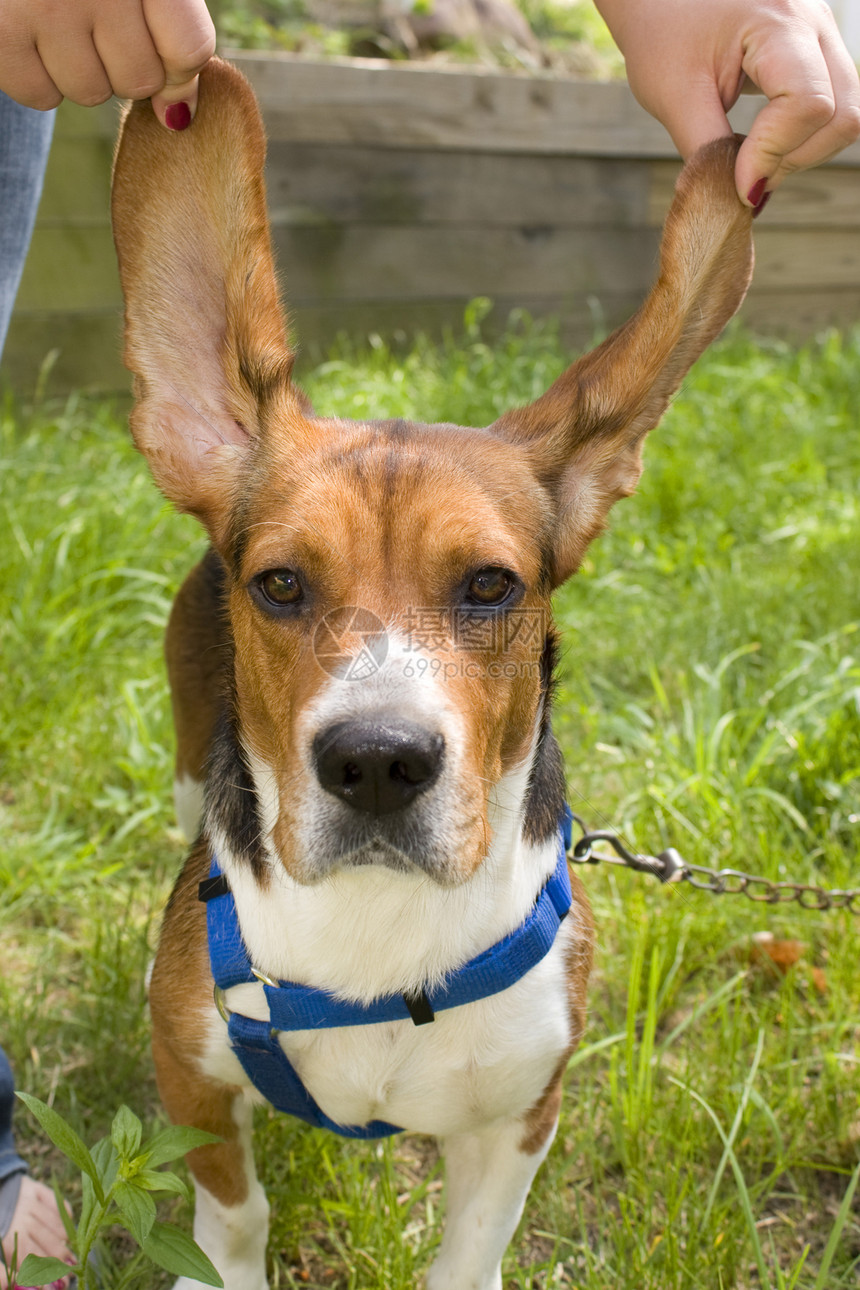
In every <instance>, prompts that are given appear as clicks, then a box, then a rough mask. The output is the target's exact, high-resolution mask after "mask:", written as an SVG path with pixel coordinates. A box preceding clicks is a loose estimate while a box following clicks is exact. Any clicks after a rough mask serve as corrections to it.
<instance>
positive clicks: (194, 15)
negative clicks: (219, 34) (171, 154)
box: [144, 0, 215, 130]
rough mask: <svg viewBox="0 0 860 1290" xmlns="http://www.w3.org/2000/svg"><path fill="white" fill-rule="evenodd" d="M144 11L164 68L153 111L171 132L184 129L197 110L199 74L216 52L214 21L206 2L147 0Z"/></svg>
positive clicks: (153, 102) (201, 0)
mask: <svg viewBox="0 0 860 1290" xmlns="http://www.w3.org/2000/svg"><path fill="white" fill-rule="evenodd" d="M144 12H145V15H146V21H147V26H148V27H149V32H150V35H151V37H152V41H153V44H154V45H155V48H156V50H157V51H158V54H159V57H160V58H161V61H162V64H163V66H164V78H165V83H164V87H163V88H162V89H161V90H159V92H158V93H157V94H153V96H152V107H153V110H154V112H155V115H156V116H157V117H158V119H159V121H160V122H161V124H162V125H166V126H167V128H168V129H169V130H184V129H185V127H186V126H188V125H190V124H191V122H192V120H193V118H194V113H195V110H196V108H197V75H198V73H199V72H200V71H201V70H202V69H203V68H204V67H205V66H206V64H207V63H208V61H209V59H210V58H211V57H212V55H213V54H214V53H215V28H214V26H213V23H212V19H211V18H210V16H209V13H208V10H207V8H206V4H205V0H144Z"/></svg>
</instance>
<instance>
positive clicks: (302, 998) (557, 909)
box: [199, 807, 571, 1138]
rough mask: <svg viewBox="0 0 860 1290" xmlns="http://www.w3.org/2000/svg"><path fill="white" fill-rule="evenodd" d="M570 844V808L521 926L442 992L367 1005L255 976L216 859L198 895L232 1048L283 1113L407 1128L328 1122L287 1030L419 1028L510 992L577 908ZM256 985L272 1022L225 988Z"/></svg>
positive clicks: (345, 1129)
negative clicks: (283, 1041)
mask: <svg viewBox="0 0 860 1290" xmlns="http://www.w3.org/2000/svg"><path fill="white" fill-rule="evenodd" d="M570 844H571V817H570V811H569V810H568V808H567V807H565V810H564V815H563V817H562V820H561V824H560V826H559V848H558V862H557V864H556V867H555V869H554V871H553V872H552V873H551V874H550V876H549V878H548V879H547V881H546V883H545V884H544V886H543V887H542V888H541V890H540V892H539V893H538V896H537V899H536V900H535V903H534V905H533V906H532V908H531V911H530V912H529V913H528V914H527V915H526V918H525V920H524V921H523V922H522V923H521V924H520V926H519V927H517V928H516V929H515V930H514V931H513V932H510V933H509V934H508V935H507V936H504V937H503V938H502V939H501V940H500V941H497V942H496V944H495V945H491V946H490V948H489V949H488V950H484V951H483V952H482V953H481V954H478V955H476V956H475V958H473V959H470V960H469V961H468V963H464V964H463V966H462V967H460V968H458V969H457V971H456V972H452V973H450V974H449V976H448V977H447V979H446V980H445V981H444V982H443V984H442V985H440V986H439V987H438V988H437V989H435V990H431V991H422V992H421V993H420V994H419V995H404V994H392V995H386V996H384V997H382V998H379V999H374V1000H373V1001H372V1002H371V1003H368V1004H363V1003H350V1002H346V1001H344V1000H343V999H338V998H336V997H335V996H334V995H332V994H329V993H328V991H326V990H315V989H313V987H311V986H305V985H297V984H296V983H295V982H292V981H279V982H277V983H274V982H269V981H268V980H267V979H266V978H265V977H263V976H262V975H261V974H258V973H256V972H255V971H254V969H253V968H252V966H251V960H250V958H249V957H248V951H247V949H246V948H245V944H244V941H243V940H242V933H241V931H240V930H239V920H238V918H237V916H236V902H235V900H234V898H233V893H232V891H231V890H230V886H229V883H228V882H227V879H226V877H225V875H224V874H223V873H222V872H221V869H220V867H219V865H218V861H217V859H216V858H215V857H214V856H213V857H212V864H211V866H210V870H209V877H208V878H206V879H204V881H203V882H201V883H200V892H199V895H200V899H201V900H203V901H205V902H206V923H207V928H208V933H209V963H210V966H211V969H212V976H213V978H214V981H215V1000H216V1003H217V1004H218V1008H219V1011H220V1012H221V1015H222V1016H223V1017H224V1018H225V1019H226V1021H227V1033H228V1036H229V1039H230V1045H231V1047H232V1049H233V1051H234V1052H235V1054H236V1056H237V1057H238V1058H239V1061H240V1062H241V1063H242V1066H243V1068H244V1070H245V1073H246V1075H247V1076H248V1078H249V1079H250V1081H251V1083H252V1084H253V1085H254V1087H255V1088H256V1089H257V1090H258V1092H260V1093H262V1095H263V1097H264V1098H265V1099H266V1101H267V1102H270V1103H271V1105H272V1106H273V1107H275V1109H276V1110H278V1111H286V1112H287V1114H289V1115H294V1116H297V1117H298V1119H300V1120H305V1121H306V1122H307V1123H308V1124H312V1125H314V1126H316V1127H317V1128H324V1129H331V1130H333V1132H335V1133H339V1134H341V1136H342V1137H345V1138H383V1137H387V1136H388V1135H389V1134H391V1133H400V1132H401V1129H400V1128H399V1127H398V1126H397V1125H395V1124H387V1123H386V1122H385V1121H384V1120H371V1121H370V1123H369V1124H359V1125H343V1124H336V1123H335V1121H334V1120H332V1119H330V1118H329V1117H328V1116H327V1115H326V1114H325V1113H324V1112H323V1111H322V1110H321V1109H320V1107H319V1106H318V1105H317V1103H316V1101H315V1100H314V1099H313V1098H312V1097H311V1095H310V1093H309V1092H308V1091H307V1089H306V1088H305V1086H304V1084H303V1083H302V1082H301V1080H300V1079H299V1077H298V1075H297V1074H296V1071H295V1069H294V1067H293V1065H292V1063H291V1062H290V1061H289V1059H288V1058H287V1056H286V1054H285V1052H284V1050H283V1048H282V1047H281V1045H280V1043H279V1041H278V1034H279V1032H280V1031H290V1030H319V1029H326V1028H332V1027H337V1026H369V1025H376V1024H378V1023H379V1022H383V1021H409V1020H410V1019H411V1020H412V1022H413V1024H414V1025H416V1026H423V1025H426V1024H428V1023H429V1022H432V1021H433V1020H434V1019H435V1015H436V1013H437V1012H441V1011H443V1010H444V1009H446V1008H458V1007H460V1006H461V1005H462V1004H465V1003H474V1002H475V1001H476V1000H478V999H486V998H487V997H488V996H489V995H492V994H498V993H499V992H500V991H502V990H507V989H508V987H509V986H511V985H513V984H514V982H516V981H519V980H520V978H521V977H524V976H525V974H526V973H527V972H528V971H529V970H530V969H531V968H533V967H534V966H535V964H536V963H539V962H540V960H541V959H542V958H543V957H544V955H545V954H547V953H548V951H549V950H550V948H551V947H552V944H553V942H554V941H555V938H556V934H557V932H558V929H559V927H560V926H561V923H562V921H563V919H564V917H565V915H566V914H567V912H568V910H569V909H570V905H571V892H570V876H569V874H568V870H567V851H568V850H569V848H570ZM255 982H262V984H263V990H264V992H265V995H266V1000H267V1002H268V1005H269V1020H268V1021H256V1020H254V1019H253V1018H251V1017H245V1016H243V1015H242V1014H241V1013H239V1012H232V1011H228V1010H227V1009H226V1008H225V1007H224V1004H223V991H225V990H229V989H230V987H231V986H234V985H248V984H253V983H255Z"/></svg>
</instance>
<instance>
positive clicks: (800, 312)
mask: <svg viewBox="0 0 860 1290" xmlns="http://www.w3.org/2000/svg"><path fill="white" fill-rule="evenodd" d="M740 317H741V320H742V321H743V322H744V323H745V324H746V325H747V326H748V327H749V328H750V329H751V330H752V331H754V332H758V333H760V334H761V335H763V336H782V337H785V338H787V339H790V340H808V339H809V338H810V337H811V336H814V335H815V334H816V333H817V332H821V331H824V330H825V329H826V328H829V327H856V326H857V324H858V323H860V287H857V286H852V287H844V288H832V289H830V290H827V291H820V290H816V289H815V288H814V287H813V288H810V289H808V290H802V289H798V290H793V291H792V290H789V291H786V290H780V289H778V288H775V287H772V288H767V287H762V286H760V285H757V284H756V283H754V284H753V287H752V289H751V290H750V293H749V295H748V296H747V298H746V300H745V301H744V304H743V308H742V309H741V312H740Z"/></svg>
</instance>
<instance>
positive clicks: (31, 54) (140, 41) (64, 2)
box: [0, 0, 215, 129]
mask: <svg viewBox="0 0 860 1290" xmlns="http://www.w3.org/2000/svg"><path fill="white" fill-rule="evenodd" d="M214 52H215V29H214V27H213V25H212V20H211V18H210V17H209V13H208V11H207V9H206V4H205V0H0V89H2V90H3V91H4V92H5V93H6V94H8V95H9V97H10V98H13V99H15V100H16V101H17V102H18V103H23V104H24V105H25V106H27V107H33V108H41V109H43V110H47V109H48V108H52V107H56V106H57V104H58V103H59V102H60V101H61V100H62V99H63V98H68V99H71V100H72V101H73V102H74V103H81V104H83V105H84V106H85V107H91V106H92V105H94V104H96V103H103V102H104V101H105V99H108V98H110V96H111V95H112V94H116V95H117V96H118V97H119V98H131V99H145V98H150V97H151V98H152V106H153V108H154V109H155V115H156V116H157V117H158V119H159V120H160V121H161V123H162V124H163V125H168V126H169V127H170V128H171V129H182V128H184V126H185V125H188V124H189V122H190V121H191V118H192V117H193V115H194V110H195V108H196V106H197V73H198V72H199V71H200V69H201V68H202V67H204V66H205V64H206V63H207V62H208V61H209V59H210V57H211V56H212V54H213V53H214ZM183 105H185V106H184V107H183Z"/></svg>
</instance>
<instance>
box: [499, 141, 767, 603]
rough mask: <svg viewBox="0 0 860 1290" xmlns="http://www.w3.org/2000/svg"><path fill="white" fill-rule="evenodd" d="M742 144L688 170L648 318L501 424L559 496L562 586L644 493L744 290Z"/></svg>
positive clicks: (749, 256) (634, 322)
mask: <svg viewBox="0 0 860 1290" xmlns="http://www.w3.org/2000/svg"><path fill="white" fill-rule="evenodd" d="M738 147H739V141H738V140H734V139H719V140H717V141H716V142H714V143H711V144H708V145H707V146H706V147H704V148H702V149H701V151H699V152H698V153H696V155H695V156H694V157H693V158H692V159H691V160H690V161H689V162H688V163H687V165H686V166H685V167H684V170H683V171H682V173H681V176H680V178H679V180H678V184H677V187H676V189H675V198H674V201H673V203H672V206H671V208H670V210H669V214H668V216H667V219H666V224H665V227H664V230H663V243H662V248H661V257H660V275H659V278H658V281H657V284H656V286H655V287H654V288H653V290H652V291H651V294H650V296H649V297H648V299H647V300H646V301H645V303H644V304H643V305H642V307H641V309H640V310H639V312H638V313H637V314H636V315H635V316H634V317H633V318H632V319H631V320H630V322H628V323H627V324H626V325H625V326H624V327H621V328H619V330H618V331H616V332H614V333H613V334H612V335H611V336H610V337H609V338H608V339H607V340H606V341H604V342H603V344H602V345H600V346H598V348H597V349H595V350H593V351H592V352H591V353H590V354H587V355H585V357H583V358H581V359H580V360H579V361H578V362H576V363H574V364H573V366H572V367H570V368H568V370H567V371H566V372H565V373H564V375H563V376H561V377H559V379H558V380H557V381H556V382H555V383H554V385H552V386H551V387H550V389H549V390H548V391H547V393H546V394H544V395H543V397H542V398H539V399H538V400H537V401H536V402H535V403H532V404H531V405H530V406H528V407H525V408H519V409H517V410H515V411H513V412H509V413H506V414H505V415H504V416H502V417H501V418H500V419H499V420H498V421H497V422H496V423H495V425H494V426H493V427H491V429H492V431H493V432H494V433H496V434H499V435H501V436H504V437H506V438H507V439H508V440H510V441H512V442H515V443H517V444H520V445H522V446H525V447H526V448H527V449H528V451H529V452H530V454H531V456H532V459H533V461H534V463H535V468H536V470H537V473H538V475H539V477H540V478H541V480H542V481H543V483H544V484H545V486H546V487H547V489H548V490H549V492H550V494H551V496H552V498H553V502H554V506H555V513H556V532H555V538H554V556H555V561H554V562H555V568H554V571H553V578H554V584H555V585H558V583H560V582H563V581H564V579H565V578H567V577H568V576H569V575H570V574H571V573H573V572H574V571H575V569H576V568H577V567H578V565H579V563H580V560H581V559H582V556H583V553H584V551H585V549H586V547H587V546H588V543H589V542H590V541H591V539H592V538H593V537H594V536H595V535H596V534H597V533H599V532H600V530H601V529H602V528H603V526H604V524H605V521H606V516H607V513H608V511H609V508H610V506H611V505H612V503H613V502H614V501H616V500H617V499H618V498H619V497H624V496H627V495H629V494H630V493H632V492H633V490H634V489H635V487H636V484H637V482H638V479H639V476H640V474H641V473H642V444H643V441H644V438H645V435H646V434H647V433H648V431H649V430H651V429H653V427H654V426H655V425H656V424H657V422H658V421H659V420H660V417H661V416H662V415H663V413H664V411H665V410H666V406H667V404H668V403H669V400H670V398H671V397H672V395H673V394H674V392H675V391H676V390H677V388H678V386H679V384H680V383H681V380H682V378H683V376H684V374H685V373H686V371H687V370H688V368H689V367H690V366H691V364H692V363H693V362H694V361H695V359H696V358H698V356H699V354H701V352H702V350H703V349H705V347H706V346H707V345H708V344H710V342H711V341H712V340H713V339H714V338H715V337H716V336H717V334H718V333H719V332H720V331H721V329H722V328H723V327H724V326H725V324H726V323H727V322H728V320H729V318H731V316H732V314H734V313H735V311H736V310H737V309H738V307H739V306H740V304H741V301H742V300H743V298H744V295H745V294H746V289H747V287H748V285H749V281H750V277H751V275H752V262H753V253H752V237H751V221H752V216H751V212H750V211H749V210H747V209H746V207H744V205H743V204H742V203H741V202H740V200H739V199H738V196H737V193H736V191H735V182H734V165H735V157H736V155H737V150H738Z"/></svg>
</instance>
